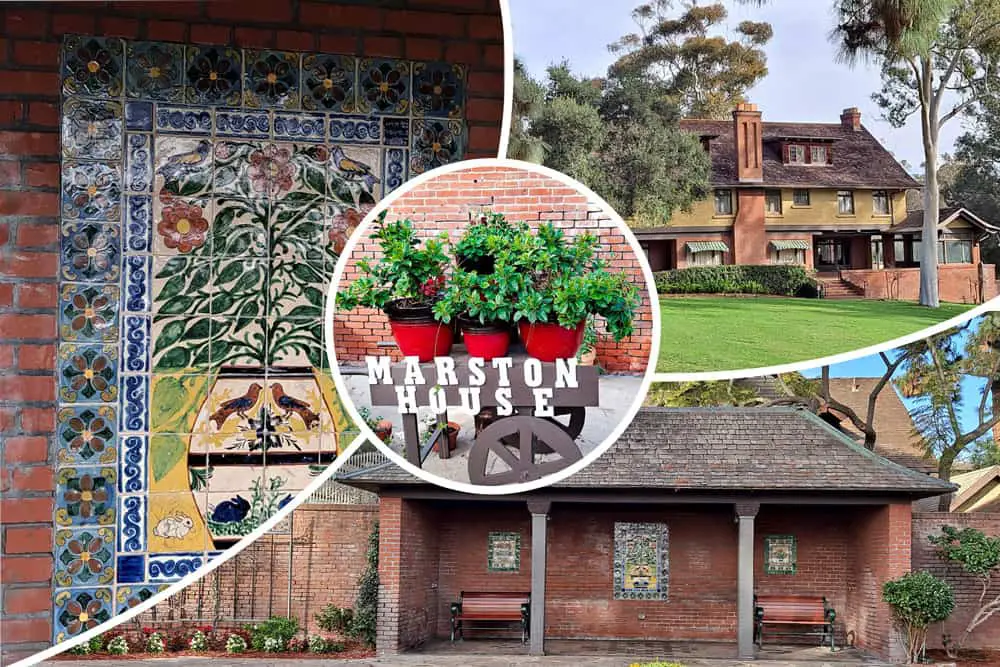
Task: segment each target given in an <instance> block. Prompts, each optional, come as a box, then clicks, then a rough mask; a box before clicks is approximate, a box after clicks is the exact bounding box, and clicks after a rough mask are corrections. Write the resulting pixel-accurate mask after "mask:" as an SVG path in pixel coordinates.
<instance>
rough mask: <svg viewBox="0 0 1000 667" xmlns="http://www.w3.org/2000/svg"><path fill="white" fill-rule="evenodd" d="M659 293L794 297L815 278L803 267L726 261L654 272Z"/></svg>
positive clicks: (814, 283) (811, 286)
mask: <svg viewBox="0 0 1000 667" xmlns="http://www.w3.org/2000/svg"><path fill="white" fill-rule="evenodd" d="M653 278H654V280H655V282H656V289H657V290H658V291H660V292H661V293H663V294H692V293H701V294H720V293H729V294H776V295H783V296H797V295H799V294H802V293H804V292H805V291H806V290H808V288H813V289H815V286H816V281H815V280H814V279H812V278H810V277H809V274H808V273H807V272H806V270H805V268H804V267H801V266H792V265H783V264H782V265H778V264H774V265H761V266H750V265H742V264H726V265H720V266H693V267H689V268H686V269H673V270H670V271H660V272H658V273H656V274H655V275H654V277H653Z"/></svg>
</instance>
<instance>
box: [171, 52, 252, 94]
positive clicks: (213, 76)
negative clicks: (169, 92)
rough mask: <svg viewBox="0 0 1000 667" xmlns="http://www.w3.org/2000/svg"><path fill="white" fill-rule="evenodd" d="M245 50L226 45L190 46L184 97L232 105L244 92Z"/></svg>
mask: <svg viewBox="0 0 1000 667" xmlns="http://www.w3.org/2000/svg"><path fill="white" fill-rule="evenodd" d="M242 60H243V58H242V54H241V53H240V52H239V51H238V50H237V49H231V48H226V47H223V46H189V47H187V70H186V72H185V75H186V78H185V80H184V99H185V101H186V102H189V103H191V104H211V105H218V104H222V105H226V106H233V105H236V104H239V102H240V98H241V97H242V96H243V77H242V74H241V72H242V71H243V63H242Z"/></svg>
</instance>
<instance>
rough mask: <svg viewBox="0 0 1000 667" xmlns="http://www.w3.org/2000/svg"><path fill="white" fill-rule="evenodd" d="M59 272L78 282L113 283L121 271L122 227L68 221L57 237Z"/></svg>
mask: <svg viewBox="0 0 1000 667" xmlns="http://www.w3.org/2000/svg"><path fill="white" fill-rule="evenodd" d="M60 246H61V255H62V262H61V265H62V275H63V278H65V279H66V280H75V281H79V282H113V281H115V280H118V272H119V271H120V270H121V228H120V227H119V226H118V225H101V224H96V223H90V222H88V223H82V222H77V223H70V224H66V225H63V226H62V235H61V238H60Z"/></svg>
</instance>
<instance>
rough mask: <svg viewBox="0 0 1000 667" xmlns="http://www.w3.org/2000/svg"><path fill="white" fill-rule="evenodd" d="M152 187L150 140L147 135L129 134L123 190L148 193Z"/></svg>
mask: <svg viewBox="0 0 1000 667" xmlns="http://www.w3.org/2000/svg"><path fill="white" fill-rule="evenodd" d="M152 187H153V151H152V140H151V138H150V136H149V135H148V134H129V135H128V154H127V159H126V162H125V188H126V189H127V190H130V191H131V192H149V191H150V190H151V189H152Z"/></svg>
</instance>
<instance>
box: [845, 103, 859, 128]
mask: <svg viewBox="0 0 1000 667" xmlns="http://www.w3.org/2000/svg"><path fill="white" fill-rule="evenodd" d="M840 124H841V125H843V126H844V129H845V130H854V131H855V132H857V131H858V130H860V129H861V109H859V108H857V107H851V108H850V109H844V113H842V114H840Z"/></svg>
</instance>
